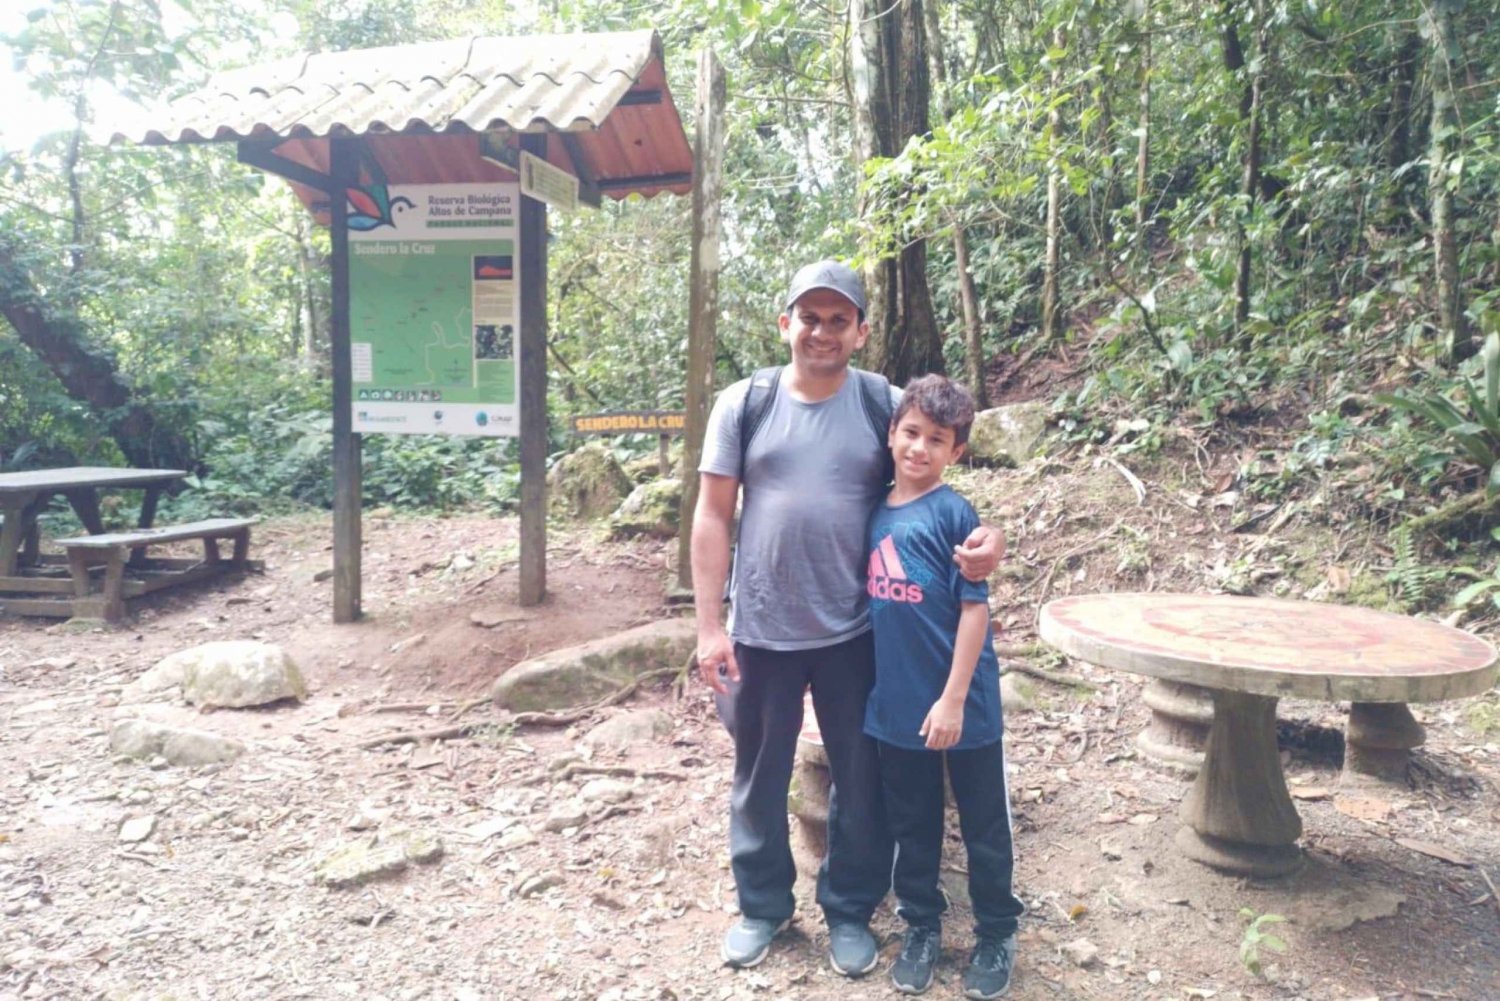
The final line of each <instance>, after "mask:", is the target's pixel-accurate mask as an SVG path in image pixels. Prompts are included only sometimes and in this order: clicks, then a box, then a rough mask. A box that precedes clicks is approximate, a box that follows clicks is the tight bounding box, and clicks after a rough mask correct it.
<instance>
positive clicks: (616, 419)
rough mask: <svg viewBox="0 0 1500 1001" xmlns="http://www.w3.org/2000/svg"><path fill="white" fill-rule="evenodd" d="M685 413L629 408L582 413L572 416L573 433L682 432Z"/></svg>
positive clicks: (685, 420) (685, 419)
mask: <svg viewBox="0 0 1500 1001" xmlns="http://www.w3.org/2000/svg"><path fill="white" fill-rule="evenodd" d="M686 423H687V414H686V413H685V412H683V411H681V410H629V411H621V412H617V413H608V414H583V415H581V416H578V417H574V418H573V433H574V434H635V433H644V434H682V429H683V426H684V425H685V424H686Z"/></svg>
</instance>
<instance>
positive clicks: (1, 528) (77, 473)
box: [0, 466, 187, 593]
mask: <svg viewBox="0 0 1500 1001" xmlns="http://www.w3.org/2000/svg"><path fill="white" fill-rule="evenodd" d="M185 476H187V471H186V470H182V469H124V468H119V467H114V466H67V467H63V468H59V469H36V470H30V471H28V472H22V473H0V516H3V517H4V519H5V521H4V524H3V525H0V593H4V592H6V591H25V590H35V587H34V586H33V585H34V584H35V581H33V580H31V579H30V578H26V577H21V576H18V574H19V572H20V570H21V569H22V566H21V564H22V545H23V543H25V542H26V540H27V539H28V538H29V537H31V536H32V533H33V532H35V530H36V519H37V515H39V514H41V512H42V511H43V510H45V509H46V507H47V504H48V502H49V501H51V499H52V498H53V497H55V496H57V495H58V494H61V495H63V496H64V497H66V498H67V499H68V503H69V504H71V505H72V506H73V511H74V513H75V514H77V515H78V520H79V521H81V522H83V527H84V529H85V530H86V531H88V533H89V534H90V535H99V534H102V533H103V532H104V521H103V519H102V518H101V517H100V514H99V493H100V492H101V491H103V490H111V489H129V488H142V489H144V490H145V492H146V494H145V498H144V499H143V500H142V502H141V517H140V527H142V528H149V527H150V525H151V522H152V521H153V520H154V519H155V517H156V503H157V501H158V500H159V499H160V497H161V492H162V490H164V489H165V488H166V487H167V486H168V485H169V484H171V483H173V482H174V481H176V480H180V479H182V478H183V477H185ZM29 558H30V559H35V556H34V555H30V556H29Z"/></svg>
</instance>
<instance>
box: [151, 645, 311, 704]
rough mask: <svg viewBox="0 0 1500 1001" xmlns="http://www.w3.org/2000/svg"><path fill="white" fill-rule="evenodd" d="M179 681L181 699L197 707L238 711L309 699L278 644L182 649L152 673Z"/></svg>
mask: <svg viewBox="0 0 1500 1001" xmlns="http://www.w3.org/2000/svg"><path fill="white" fill-rule="evenodd" d="M151 673H154V674H156V675H157V677H158V678H162V679H166V678H175V679H180V682H179V683H180V684H181V685H182V695H183V697H184V698H185V699H187V700H188V701H189V702H191V703H193V704H194V705H198V706H216V707H224V708H231V709H237V708H241V707H244V706H263V705H266V704H268V703H271V702H280V701H281V700H282V699H303V698H306V697H307V685H306V684H304V683H303V681H302V672H300V671H298V670H297V665H296V664H294V663H293V662H292V658H291V657H289V656H287V654H286V651H284V650H282V649H281V647H279V646H276V645H275V644H274V643H260V642H257V641H255V640H223V641H220V642H216V643H204V644H202V645H201V646H195V647H189V648H188V649H186V650H179V651H178V652H177V653H174V654H170V655H169V656H167V657H164V658H162V659H161V660H160V661H159V662H158V663H157V665H156V666H155V667H154V668H152V672H151Z"/></svg>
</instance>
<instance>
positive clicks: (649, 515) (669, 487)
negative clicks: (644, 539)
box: [609, 479, 682, 539]
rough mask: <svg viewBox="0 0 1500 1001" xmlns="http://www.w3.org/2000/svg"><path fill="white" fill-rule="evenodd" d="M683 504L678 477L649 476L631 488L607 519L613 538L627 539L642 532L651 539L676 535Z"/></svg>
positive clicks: (680, 482)
mask: <svg viewBox="0 0 1500 1001" xmlns="http://www.w3.org/2000/svg"><path fill="white" fill-rule="evenodd" d="M681 508H682V481H681V480H680V479H670V480H652V481H651V482H650V483H642V484H641V485H640V486H638V487H636V488H635V489H634V490H632V491H631V492H630V496H629V497H627V498H625V503H623V504H621V505H620V509H619V510H618V511H616V512H615V513H614V514H613V515H611V516H610V519H609V536H610V538H612V539H630V538H635V537H637V536H641V535H645V536H649V537H650V538H653V539H671V538H674V537H675V536H676V535H677V526H678V524H679V521H678V518H679V516H680V515H679V512H680V510H681Z"/></svg>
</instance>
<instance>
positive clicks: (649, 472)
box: [622, 438, 682, 484]
mask: <svg viewBox="0 0 1500 1001" xmlns="http://www.w3.org/2000/svg"><path fill="white" fill-rule="evenodd" d="M667 467H668V475H669V476H681V475H682V439H681V438H674V439H672V444H671V446H669V447H668V449H667ZM622 468H623V469H624V470H625V475H626V476H628V477H629V478H630V482H631V483H635V484H640V483H646V482H648V481H650V480H654V479H656V478H658V477H659V476H661V457H660V456H659V455H657V454H656V452H654V451H652V452H647V453H646V454H644V455H638V456H636V457H635V458H634V459H627V460H625V465H624V466H623V467H622Z"/></svg>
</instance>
